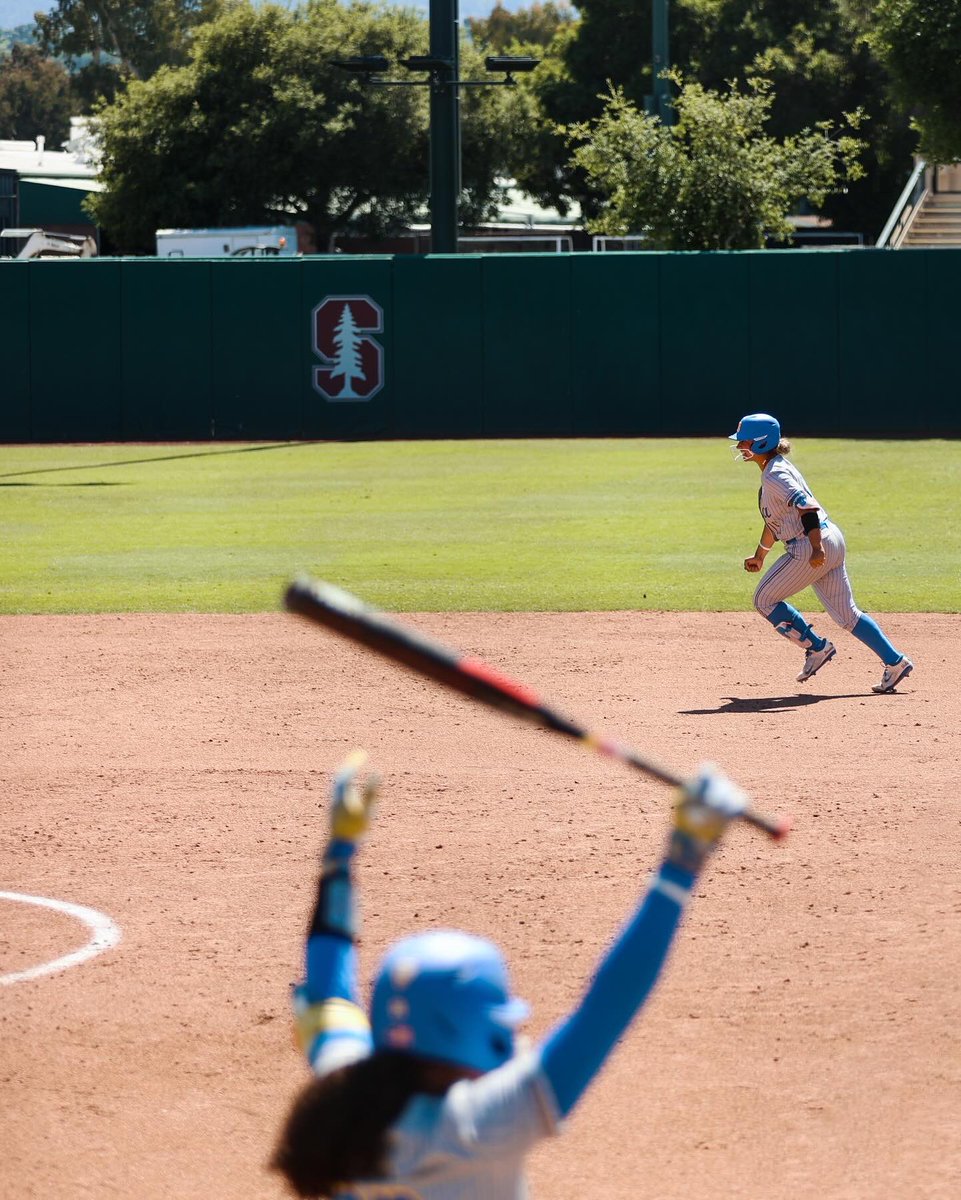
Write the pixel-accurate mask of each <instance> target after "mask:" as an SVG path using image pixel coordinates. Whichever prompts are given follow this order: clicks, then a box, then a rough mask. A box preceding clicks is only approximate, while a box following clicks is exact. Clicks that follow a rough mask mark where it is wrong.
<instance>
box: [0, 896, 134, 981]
mask: <svg viewBox="0 0 961 1200" xmlns="http://www.w3.org/2000/svg"><path fill="white" fill-rule="evenodd" d="M0 900H15V901H17V902H18V903H19V904H36V905H39V907H40V908H53V909H55V910H56V911H57V912H62V913H66V914H67V916H69V917H76V918H77V920H78V921H82V922H83V923H84V925H86V926H87V928H88V929H90V930H91V931H92V932H93V937H92V938H91V939H90V941H89V942H87V944H86V946H82V947H81V948H80V949H79V950H74V951H73V952H72V953H70V954H65V955H63V957H62V958H55V959H53V960H52V961H51V962H47V963H41V964H40V966H38V967H30V968H29V969H28V970H26V971H11V972H10V973H9V974H7V975H0V987H3V986H5V985H6V984H8V983H23V982H24V981H25V980H27V979H37V978H38V977H39V976H41V975H52V974H53V973H54V972H55V971H66V969H67V968H68V967H76V966H79V964H80V963H82V962H86V960H87V959H88V958H93V957H94V955H96V954H100V953H102V952H103V951H104V950H109V949H110V947H111V946H116V944H117V943H118V942H119V941H120V936H121V935H120V928H119V926H117V925H115V924H114V922H113V921H111V919H110V918H109V917H108V916H106V915H105V914H104V913H102V912H97V910H96V909H95V908H84V906H83V905H82V904H70V903H69V902H68V901H66V900H50V899H49V898H48V897H46V896H24V895H22V894H21V893H20V892H0Z"/></svg>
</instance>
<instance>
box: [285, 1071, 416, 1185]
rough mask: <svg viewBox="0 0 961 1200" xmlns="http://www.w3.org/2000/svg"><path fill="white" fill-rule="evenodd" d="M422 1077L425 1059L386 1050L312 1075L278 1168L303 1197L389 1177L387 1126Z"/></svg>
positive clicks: (289, 1124)
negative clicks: (333, 1069)
mask: <svg viewBox="0 0 961 1200" xmlns="http://www.w3.org/2000/svg"><path fill="white" fill-rule="evenodd" d="M422 1079H423V1064H422V1062H421V1061H420V1060H419V1059H417V1058H414V1057H412V1056H410V1055H406V1054H391V1053H388V1052H383V1051H381V1052H378V1053H376V1054H373V1055H371V1057H369V1058H364V1059H361V1060H360V1061H359V1062H355V1063H349V1064H348V1065H347V1066H345V1067H341V1068H340V1069H339V1070H336V1071H332V1072H331V1073H330V1074H329V1075H323V1076H321V1077H320V1078H319V1079H314V1080H312V1081H311V1082H310V1083H309V1084H308V1085H307V1086H306V1087H305V1088H304V1089H303V1090H302V1091H301V1093H300V1095H299V1096H297V1098H296V1099H295V1100H294V1103H293V1105H292V1106H291V1109H290V1112H289V1113H288V1114H287V1119H286V1121H285V1122H284V1125H283V1128H282V1129H281V1131H280V1137H279V1139H278V1141H277V1146H276V1149H275V1150H274V1153H273V1157H272V1158H271V1160H270V1163H269V1164H268V1165H269V1166H270V1169H271V1170H273V1171H277V1172H279V1173H280V1174H281V1175H283V1177H284V1178H285V1179H286V1181H287V1183H288V1185H289V1187H290V1189H291V1191H292V1192H293V1193H294V1194H295V1195H296V1196H300V1197H302V1198H303V1200H316V1198H317V1197H326V1196H330V1194H331V1193H332V1192H333V1191H334V1190H335V1188H337V1187H342V1186H343V1185H344V1184H348V1183H353V1182H354V1181H356V1180H358V1179H382V1178H383V1177H384V1174H385V1170H386V1161H385V1160H386V1156H387V1131H388V1130H389V1129H390V1127H391V1125H393V1123H394V1122H395V1121H396V1120H397V1118H398V1117H399V1116H400V1114H401V1113H402V1112H403V1110H404V1107H405V1106H406V1104H407V1102H408V1100H410V1098H411V1096H412V1095H414V1093H415V1092H418V1091H420V1090H422V1089H421V1083H422Z"/></svg>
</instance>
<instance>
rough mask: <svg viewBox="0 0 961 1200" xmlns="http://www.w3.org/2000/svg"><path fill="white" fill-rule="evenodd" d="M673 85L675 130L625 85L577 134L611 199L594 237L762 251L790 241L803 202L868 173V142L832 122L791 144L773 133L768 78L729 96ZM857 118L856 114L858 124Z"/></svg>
mask: <svg viewBox="0 0 961 1200" xmlns="http://www.w3.org/2000/svg"><path fill="white" fill-rule="evenodd" d="M672 81H673V83H674V84H675V86H676V87H677V89H678V94H677V97H676V99H675V107H676V113H677V121H676V124H674V125H672V126H670V127H668V126H664V125H662V124H661V122H660V121H659V120H658V119H657V118H656V117H653V116H649V115H647V114H646V113H643V112H640V111H639V110H638V108H637V107H636V105H635V104H633V103H632V102H631V101H630V100H628V99H627V97H626V96H625V95H624V93H623V92H622V91H620V90H617V89H615V90H613V91H612V93H611V94H610V96H609V97H608V99H607V102H606V105H605V109H604V112H603V113H602V114H601V116H600V117H598V118H596V119H595V120H594V121H591V122H587V123H583V124H581V125H578V126H575V127H573V128H572V129H571V130H570V134H569V136H570V138H571V141H572V143H573V144H574V145H575V148H574V160H575V162H576V164H577V165H578V166H579V167H581V168H582V169H583V170H584V171H585V172H586V174H587V175H588V177H589V178H590V179H591V180H592V181H593V182H594V183H595V185H596V186H597V187H598V188H599V190H600V191H601V192H602V194H603V195H604V197H605V201H604V207H603V209H602V211H601V213H600V215H599V216H598V217H597V218H596V219H595V220H594V221H593V222H592V223H591V228H592V230H593V231H594V232H597V233H608V234H614V235H624V234H628V233H640V232H644V233H645V234H646V235H647V237H648V238H649V240H650V243H651V245H652V247H653V248H656V249H665V250H748V249H756V248H760V247H762V246H764V245H765V242H766V240H767V239H768V238H769V237H773V238H775V239H778V238H780V239H786V238H787V237H789V236H790V234H791V232H792V227H791V225H790V222H789V221H788V215H789V214H790V212H791V211H792V206H793V205H794V204H795V203H796V202H797V201H798V200H799V199H800V198H801V197H805V196H806V197H809V198H810V199H811V200H813V202H814V203H815V204H817V203H820V202H821V201H822V200H823V199H824V197H825V196H827V195H828V194H829V193H830V192H832V191H835V190H837V189H838V188H839V187H842V186H843V185H844V183H845V182H846V181H847V180H848V179H854V178H857V177H858V175H859V174H860V170H861V168H860V166H859V164H858V161H857V155H858V152H859V150H860V149H861V143H860V142H859V141H858V140H857V138H856V137H854V136H853V135H852V134H851V133H835V132H834V130H833V129H832V127H831V124H830V123H829V122H826V121H825V122H819V123H818V124H817V125H816V126H814V127H813V128H810V129H805V130H802V131H801V132H800V133H799V134H797V135H796V136H793V137H788V138H784V139H783V140H778V139H776V138H774V137H772V136H771V135H770V134H769V133H767V132H766V128H765V127H766V125H767V123H768V121H769V118H770V112H771V107H772V104H773V102H774V97H773V94H772V91H771V86H770V84H769V83H767V82H766V81H763V80H755V81H753V82H752V83H750V84H749V85H748V86H747V88H746V90H744V91H741V90H740V88H739V87H738V85H737V83H736V82H735V83H732V84H731V85H730V87H729V89H728V90H727V91H725V92H723V93H722V92H718V91H714V90H711V89H706V88H704V87H703V86H702V85H701V84H699V83H691V82H685V81H684V79H683V76H681V75H680V73H677V72H675V73H673V74H672ZM857 120H858V118H857V116H856V115H852V116H851V117H849V124H850V126H851V127H852V128H856V126H857Z"/></svg>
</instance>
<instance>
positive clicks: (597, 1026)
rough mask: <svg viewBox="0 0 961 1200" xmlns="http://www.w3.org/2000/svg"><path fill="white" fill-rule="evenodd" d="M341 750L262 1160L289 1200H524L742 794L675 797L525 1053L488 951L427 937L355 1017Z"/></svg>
mask: <svg viewBox="0 0 961 1200" xmlns="http://www.w3.org/2000/svg"><path fill="white" fill-rule="evenodd" d="M364 759H365V756H364V755H363V754H362V752H359V751H358V752H355V754H354V755H352V756H351V757H350V758H349V759H348V760H347V762H346V763H345V764H344V765H343V767H342V768H341V769H340V771H339V773H338V774H337V775H336V777H335V779H334V785H333V803H332V809H331V840H330V842H329V843H328V845H327V847H326V849H325V851H324V854H323V859H322V868H321V873H320V881H319V885H318V893H317V901H316V906H315V909H314V913H313V916H312V919H311V922H310V927H309V931H308V936H307V948H306V971H305V979H304V982H303V983H301V984H299V985H298V986H297V987H296V988H295V989H294V993H293V997H294V1011H295V1016H296V1023H297V1033H298V1041H299V1043H300V1045H301V1047H302V1049H303V1051H304V1053H305V1054H306V1056H307V1058H308V1060H309V1062H310V1064H311V1067H312V1068H313V1071H314V1074H315V1078H314V1080H313V1081H312V1082H311V1083H310V1084H308V1086H307V1087H306V1088H305V1089H304V1090H303V1091H302V1092H301V1094H300V1095H299V1097H298V1098H297V1099H296V1100H295V1102H294V1104H293V1106H292V1108H291V1110H290V1113H289V1115H288V1116H287V1118H286V1121H285V1122H284V1125H283V1128H282V1130H281V1133H280V1137H279V1140H278V1144H277V1147H276V1149H275V1151H274V1155H273V1159H272V1162H271V1166H272V1168H273V1169H274V1170H276V1171H278V1172H279V1173H280V1174H281V1175H282V1176H283V1177H284V1178H285V1180H286V1181H287V1184H288V1185H289V1187H290V1189H291V1191H293V1192H294V1193H295V1194H296V1195H297V1196H301V1197H321V1196H323V1197H328V1196H329V1197H337V1198H338V1200H522V1198H523V1197H525V1196H526V1195H527V1189H526V1185H525V1182H524V1174H523V1164H524V1158H525V1155H526V1154H527V1153H528V1151H529V1150H531V1148H532V1147H533V1146H534V1145H535V1143H537V1142H538V1141H540V1140H541V1139H543V1138H547V1137H549V1136H551V1135H552V1134H554V1133H555V1132H557V1131H558V1129H559V1128H560V1125H561V1122H562V1121H563V1119H564V1118H565V1117H566V1116H567V1115H568V1114H569V1113H570V1112H571V1110H572V1109H573V1108H574V1106H575V1105H576V1104H577V1102H578V1100H579V1099H580V1098H581V1096H582V1095H583V1094H584V1091H585V1089H586V1088H587V1086H588V1085H589V1084H590V1082H591V1080H592V1079H593V1078H594V1077H595V1076H596V1074H597V1073H598V1071H599V1070H600V1068H601V1065H602V1064H603V1062H604V1060H605V1058H606V1057H607V1055H608V1054H609V1052H610V1051H611V1049H612V1048H613V1046H614V1045H615V1044H616V1042H617V1040H618V1039H619V1038H620V1036H621V1034H622V1033H623V1032H624V1030H625V1029H626V1028H627V1026H628V1024H629V1023H630V1021H631V1020H632V1018H633V1017H634V1015H635V1013H636V1012H637V1011H638V1009H639V1008H640V1007H641V1006H642V1005H643V1003H644V1001H645V999H646V998H647V996H648V994H649V992H650V991H651V989H652V988H653V986H654V984H655V982H656V980H657V978H658V975H659V974H660V972H661V969H662V967H663V964H664V962H665V959H666V957H667V954H668V950H669V948H670V946H671V943H672V941H673V938H674V935H675V933H676V931H677V928H678V925H679V923H680V920H681V916H682V914H683V912H684V907H685V905H686V904H687V902H688V900H689V899H690V895H691V889H692V887H693V885H694V882H695V880H696V878H697V874H698V872H699V870H700V869H701V867H702V865H703V863H704V861H705V859H706V858H707V856H708V854H709V853H710V852H711V851H712V850H713V849H714V847H715V846H716V845H717V843H718V841H719V840H720V838H721V835H722V834H723V832H724V830H725V828H726V826H727V824H728V822H729V821H731V820H732V819H734V818H736V817H737V816H738V815H739V814H740V813H741V812H743V810H744V806H745V802H746V798H745V796H744V794H743V793H742V792H741V791H740V790H739V789H738V788H737V787H735V786H734V784H732V783H731V782H730V781H728V780H727V779H725V778H724V777H723V776H722V775H721V774H719V773H718V772H716V771H714V770H713V769H710V768H704V769H703V770H702V772H701V774H700V775H699V776H698V777H697V778H696V779H695V780H693V781H692V782H691V783H689V784H688V785H686V786H685V787H684V788H683V789H682V790H681V791H680V794H679V800H678V803H677V806H676V808H675V809H674V818H673V827H672V831H671V834H670V838H669V841H668V845H667V849H666V853H665V855H664V858H663V859H662V861H661V862H660V864H659V865H658V867H657V869H656V870H655V872H654V875H653V877H652V879H651V882H650V885H649V887H648V889H647V891H646V894H645V895H644V897H643V899H642V900H641V902H640V905H639V907H638V908H637V910H636V911H635V912H634V914H633V916H632V917H631V918H630V920H629V921H628V923H627V925H626V926H625V928H624V929H623V930H622V932H621V933H620V935H619V936H618V938H617V940H616V941H615V943H614V945H613V946H612V947H611V949H610V950H609V951H608V952H607V954H606V955H605V956H604V958H603V960H602V961H601V963H600V966H599V969H598V971H597V973H596V975H595V976H594V979H593V980H592V982H591V984H590V986H589V987H588V989H587V992H586V994H585V995H584V997H583V999H582V1000H581V1002H580V1004H579V1005H578V1006H577V1008H576V1009H575V1010H574V1011H573V1012H572V1013H571V1014H570V1016H568V1017H567V1018H566V1020H563V1021H562V1022H561V1023H560V1024H559V1025H558V1026H557V1028H556V1029H555V1030H554V1031H553V1032H552V1033H551V1034H550V1035H549V1036H548V1037H547V1038H546V1039H545V1040H544V1041H543V1042H542V1043H541V1044H540V1045H538V1046H536V1047H535V1048H533V1049H528V1050H521V1049H520V1048H519V1046H518V1044H517V1042H515V1031H516V1030H517V1028H518V1026H519V1025H520V1024H521V1022H522V1021H523V1020H524V1018H525V1017H526V1015H527V1012H528V1007H527V1005H526V1004H525V1003H524V1002H523V1001H522V1000H519V999H518V998H517V997H515V996H514V995H513V994H512V992H511V989H510V984H509V981H508V975H507V967H506V965H505V962H504V959H503V957H502V956H501V953H500V951H499V950H498V949H497V948H496V947H495V946H494V945H493V944H492V943H490V942H488V941H486V940H484V939H482V938H478V937H474V936H472V935H469V934H466V933H461V932H456V931H452V930H433V931H430V932H425V933H419V934H415V935H414V936H412V937H407V938H404V939H402V940H401V941H399V942H397V943H396V944H395V945H394V946H393V947H392V948H391V949H390V950H388V952H387V954H386V956H385V958H384V960H383V962H382V964H381V967H380V970H379V972H378V974H377V977H376V981H375V983H374V989H373V997H372V1001H371V1005H370V1010H369V1012H367V1011H365V1010H364V1009H363V1008H362V1007H361V1006H360V1004H359V1003H358V1000H357V995H356V985H355V949H354V938H355V935H356V932H357V931H356V923H355V916H354V897H353V881H352V876H351V863H352V860H353V856H354V853H355V850H356V846H357V842H358V840H359V839H360V838H361V837H362V836H363V834H364V833H365V831H366V829H367V825H368V820H369V817H370V812H371V806H372V804H373V801H374V796H375V790H376V781H372V780H370V779H368V781H367V783H366V784H365V785H362V784H361V783H360V781H359V776H358V773H359V772H360V771H361V769H362V768H363V764H364Z"/></svg>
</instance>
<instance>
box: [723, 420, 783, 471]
mask: <svg viewBox="0 0 961 1200" xmlns="http://www.w3.org/2000/svg"><path fill="white" fill-rule="evenodd" d="M780 440H781V426H780V424H779V423H778V420H777V418H776V417H772V416H771V414H770V413H749V414H748V415H747V416H746V417H741V419H740V421H738V423H737V429H735V431H734V432H733V433H732V434H729V436H728V441H732V442H737V443H738V445H737V446H736V447H734V455H735V459H736V460H737V459H740V460H742V461H744V462H750V461H751V460H752V459H754V458H758V457H759V456H761V455H763V454H772V453H773V452H774V451H775V450H776V449H777V448H778V443H779V442H780ZM742 442H746V443H748V445H745V446H742V445H741V443H742Z"/></svg>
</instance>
